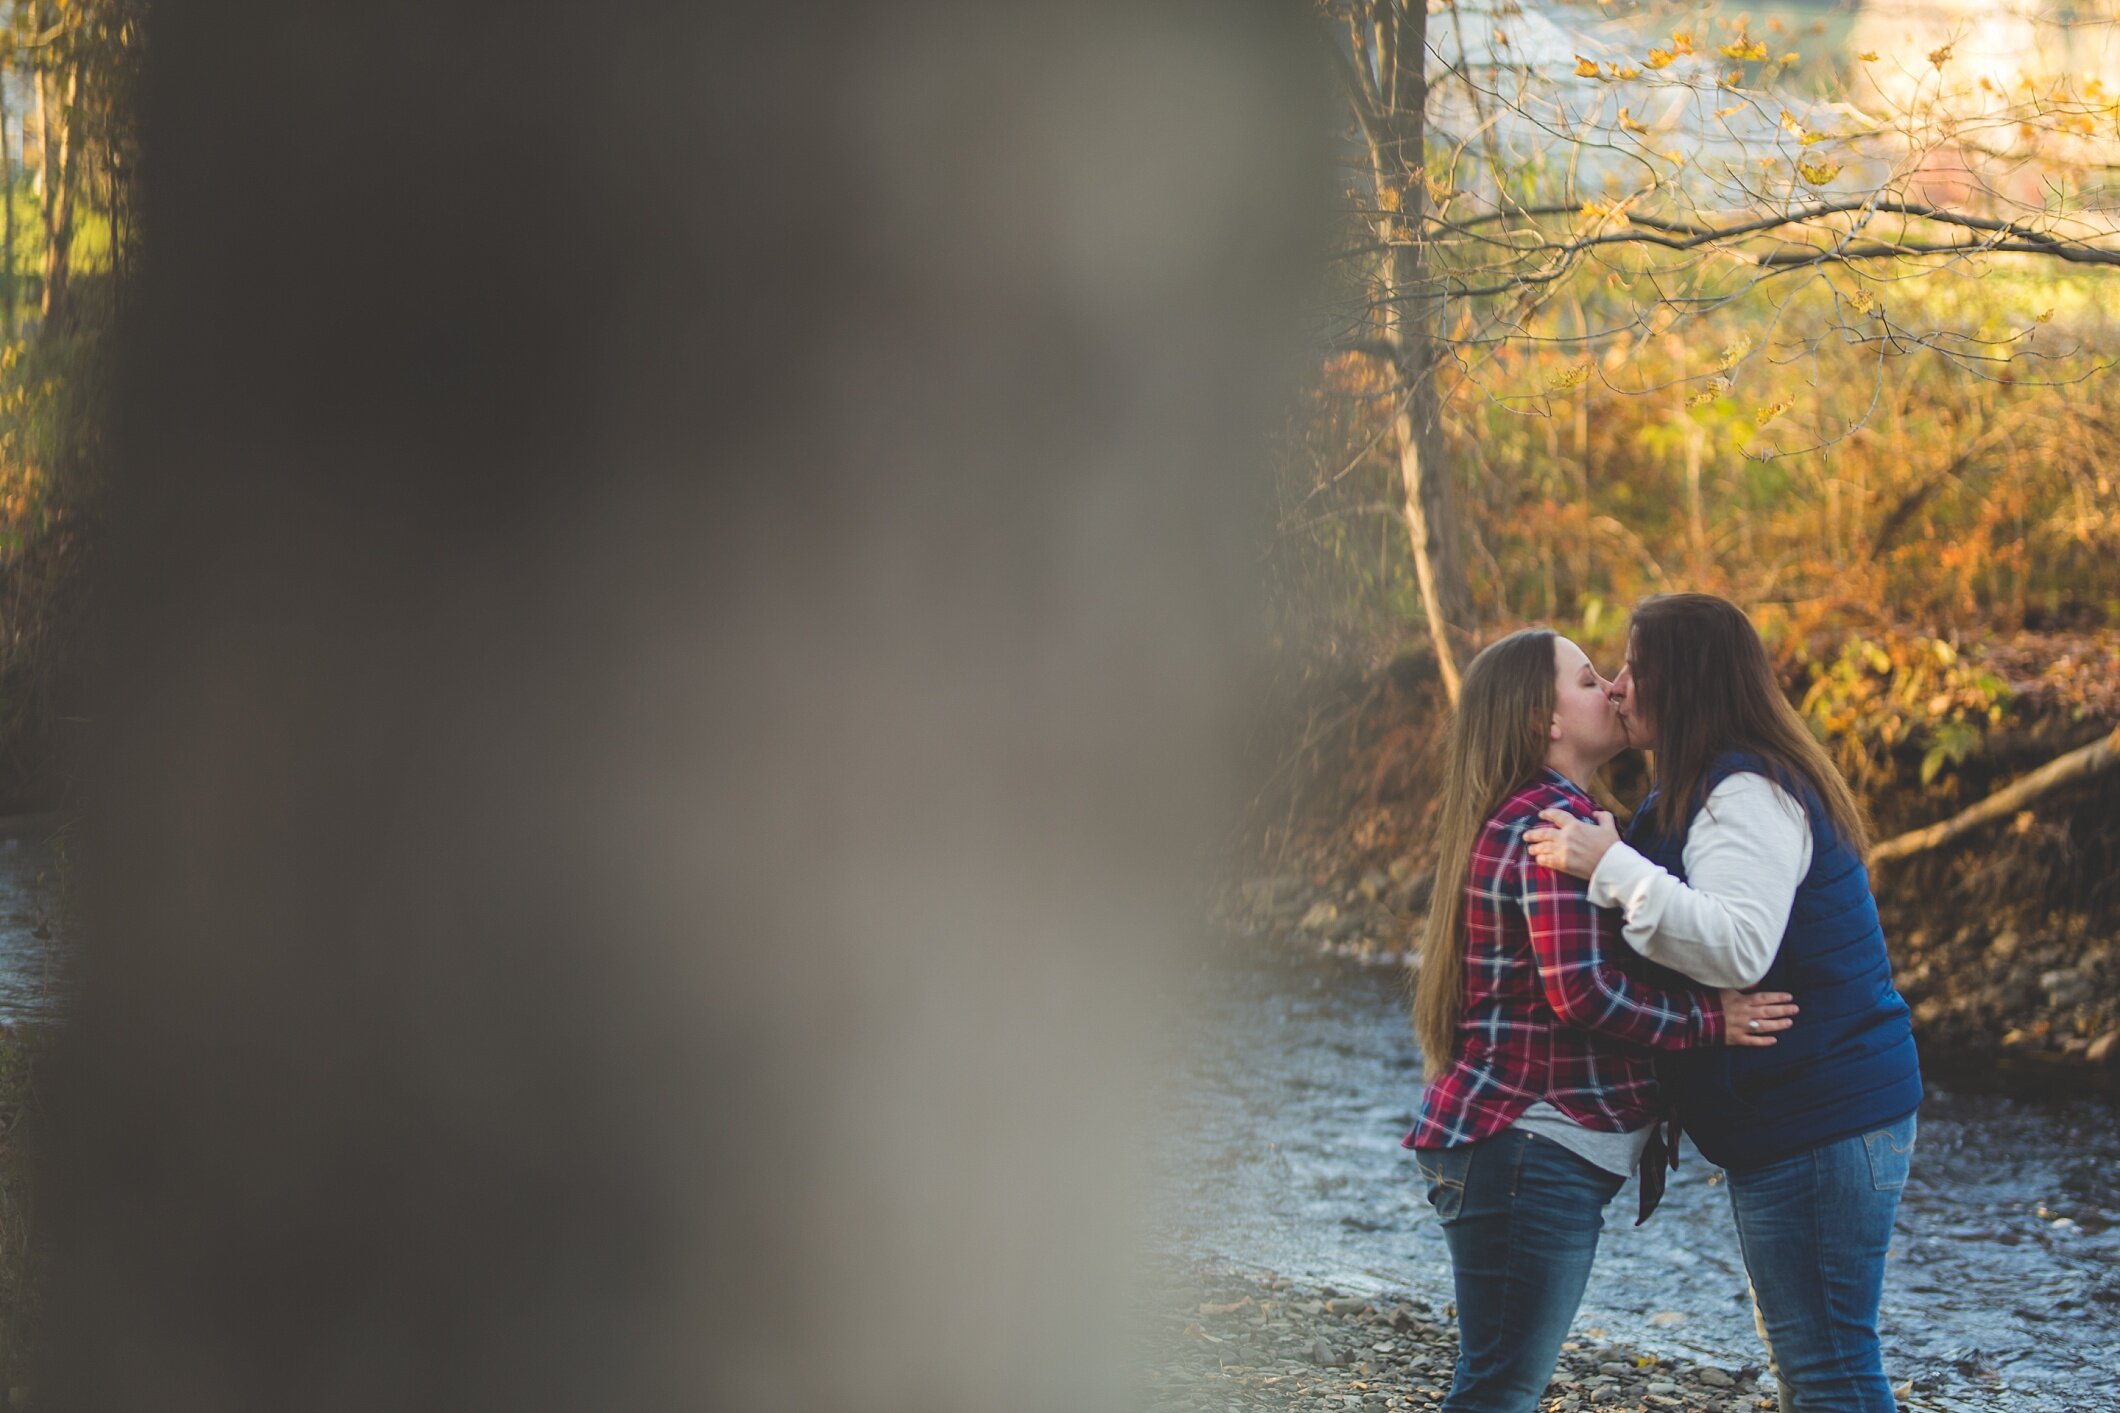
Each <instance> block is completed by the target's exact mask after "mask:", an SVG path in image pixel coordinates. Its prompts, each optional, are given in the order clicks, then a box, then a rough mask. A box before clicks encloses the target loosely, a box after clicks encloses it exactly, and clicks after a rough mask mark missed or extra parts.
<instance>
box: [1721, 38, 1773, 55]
mask: <svg viewBox="0 0 2120 1413" xmlns="http://www.w3.org/2000/svg"><path fill="white" fill-rule="evenodd" d="M1716 52H1717V53H1719V54H1721V55H1722V56H1723V57H1724V58H1725V59H1750V60H1754V61H1757V60H1760V59H1764V58H1766V57H1767V41H1765V40H1764V39H1755V40H1752V41H1750V42H1749V43H1747V42H1746V40H1745V37H1744V36H1743V35H1739V36H1738V38H1737V42H1736V43H1734V44H1725V45H1722V46H1720V47H1719V48H1718V49H1717V50H1716Z"/></svg>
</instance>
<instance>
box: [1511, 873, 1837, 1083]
mask: <svg viewBox="0 0 2120 1413" xmlns="http://www.w3.org/2000/svg"><path fill="white" fill-rule="evenodd" d="M1517 865H1518V866H1517V869H1516V874H1517V884H1518V889H1519V892H1518V901H1519V902H1520V904H1521V905H1522V907H1523V910H1524V918H1525V921H1526V923H1527V924H1528V925H1529V930H1530V935H1531V950H1532V953H1533V955H1534V956H1535V957H1536V958H1537V962H1538V971H1539V983H1540V986H1541V988H1542V989H1543V990H1544V992H1545V995H1546V1002H1547V1004H1548V1005H1550V1006H1552V1007H1553V1011H1554V1014H1556V1015H1558V1016H1559V1017H1560V1018H1561V1019H1562V1020H1564V1021H1566V1022H1567V1023H1568V1024H1570V1025H1572V1026H1575V1027H1577V1028H1578V1029H1581V1030H1594V1031H1597V1032H1599V1033H1600V1034H1603V1035H1609V1036H1612V1037H1613V1038H1615V1039H1619V1040H1626V1041H1631V1042H1633V1043H1634V1044H1637V1045H1646V1046H1650V1047H1653V1048H1655V1049H1660V1050H1682V1049H1693V1048H1698V1047H1701V1046H1708V1045H1720V1044H1731V1045H1771V1044H1773V1043H1774V1038H1773V1034H1772V1032H1774V1031H1778V1030H1785V1029H1787V1028H1788V1025H1789V1020H1788V1017H1789V1016H1792V1015H1794V1014H1795V1011H1796V1008H1795V1007H1794V1006H1791V1005H1788V1004H1786V1003H1787V1002H1788V1000H1789V997H1788V996H1787V995H1785V994H1782V993H1779V992H1776V993H1773V994H1771V995H1766V994H1762V995H1756V996H1742V995H1738V994H1737V993H1735V992H1726V993H1724V994H1723V995H1721V996H1716V995H1713V994H1710V993H1708V992H1705V991H1696V990H1692V989H1690V988H1689V989H1684V990H1672V989H1667V988H1664V987H1659V986H1653V985H1650V984H1649V983H1647V982H1644V981H1642V980H1640V979H1639V978H1637V977H1633V976H1630V975H1628V974H1627V973H1626V972H1624V971H1622V970H1620V968H1619V967H1618V966H1616V965H1614V964H1613V961H1612V954H1611V947H1612V943H1611V940H1610V933H1611V925H1610V923H1609V921H1608V920H1607V916H1606V914H1604V913H1603V912H1602V911H1600V910H1599V909H1598V908H1597V907H1595V906H1593V905H1592V904H1591V902H1590V900H1589V898H1588V896H1587V895H1586V893H1585V890H1584V888H1583V885H1582V884H1581V883H1580V882H1579V881H1578V880H1576V879H1574V878H1571V877H1569V876H1568V875H1566V874H1564V873H1559V872H1557V871H1555V870H1553V869H1549V868H1544V867H1542V866H1540V865H1538V864H1536V863H1534V862H1533V861H1532V860H1531V858H1530V855H1529V854H1528V853H1521V854H1519V857H1518V860H1517Z"/></svg>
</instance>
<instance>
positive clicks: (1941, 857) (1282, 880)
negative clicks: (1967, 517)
mask: <svg viewBox="0 0 2120 1413" xmlns="http://www.w3.org/2000/svg"><path fill="white" fill-rule="evenodd" d="M1963 662H1964V663H1966V664H1968V665H1969V669H1971V668H1976V669H1977V671H1978V674H1980V675H1978V677H1977V680H1978V681H1979V682H1981V683H1984V684H1987V685H1985V686H1983V687H1982V688H1981V690H1982V691H1983V692H1986V693H1988V694H1989V695H1993V696H1995V697H1996V698H1997V699H1998V700H2006V701H2007V702H2008V704H2009V706H2008V711H2007V713H2006V714H2005V716H2004V717H2003V719H2002V720H2003V724H2002V725H1999V726H1996V727H1994V728H1992V729H1990V730H1987V731H1985V732H1984V733H1983V734H1981V735H1979V737H1978V738H1977V743H1976V744H1974V745H1971V746H1968V747H1966V751H1965V754H1964V755H1963V757H1962V758H1961V759H1959V760H1957V761H1956V762H1955V764H1951V765H1949V768H1946V769H1935V768H1934V766H1935V763H1934V762H1928V761H1926V760H1925V755H1926V752H1925V750H1924V747H1923V742H1924V741H1925V740H1926V738H1925V737H1923V736H1921V735H1919V734H1915V735H1912V736H1907V737H1901V738H1898V742H1899V743H1898V744H1897V745H1896V746H1893V747H1890V748H1885V747H1879V748H1877V749H1876V750H1875V751H1873V752H1872V753H1871V754H1869V755H1864V756H1860V757H1859V760H1858V762H1857V763H1858V764H1859V765H1860V770H1859V771H1858V776H1859V778H1857V779H1856V781H1855V783H1856V785H1857V787H1858V790H1859V791H1860V792H1861V793H1862V795H1863V797H1864V801H1865V806H1866V808H1867V809H1868V811H1869V813H1870V815H1871V818H1872V820H1873V821H1874V826H1875V833H1876V835H1877V837H1879V838H1884V837H1889V836H1892V835H1895V834H1897V833H1899V832H1901V831H1904V830H1909V829H1913V828H1917V827H1920V826H1923V825H1927V824H1932V823H1934V822H1936V821H1937V820H1939V819H1944V818H1948V817H1950V816H1951V815H1953V814H1955V813H1956V812H1957V811H1958V810H1960V809H1963V808H1964V807H1966V806H1967V805H1969V804H1971V803H1973V802H1975V801H1977V800H1980V799H1982V798H1985V797H1986V796H1987V795H1988V794H1990V793H1991V792H1992V791H1994V790H1997V789H1999V788H2001V787H2002V786H2005V785H2007V784H2009V783H2010V782H2011V781H2012V780H2015V779H2017V778H2019V777H2021V776H2022V775H2023V774H2024V773H2025V772H2027V771H2029V770H2031V769H2033V768H2035V767H2036V766H2038V765H2041V764H2043V763H2045V762H2046V761H2048V760H2051V759H2053V758H2054V757H2056V756H2058V755H2060V754H2063V753H2065V752H2067V751H2070V750H2072V749H2074V748H2076V747H2079V746H2082V745H2084V744H2086V743H2087V742H2090V741H2095V740H2097V739H2099V738H2100V737H2101V736H2102V735H2103V734H2105V733H2106V732H2109V731H2110V730H2111V729H2112V728H2113V725H2114V723H2115V722H2116V721H2120V635H2116V634H2112V633H2103V634H2098V635H2089V636H2086V635H2080V634H2079V635H2075V636H2071V637H2060V636H2055V635H2047V636H2043V637H2041V636H2035V635H2022V634H2020V635H2017V636H2016V637H2015V638H2012V639H2010V640H2008V641H2006V642H1998V643H1995V644H1989V645H1985V646H1979V647H1974V646H1969V647H1967V648H1966V649H1965V652H1964V657H1963ZM1893 681H1894V679H1891V678H1880V679H1879V684H1882V685H1879V684H1870V683H1867V682H1866V681H1865V682H1864V683H1862V684H1859V685H1863V686H1864V687H1865V690H1868V691H1874V693H1876V694H1880V695H1883V696H1886V697H1889V699H1890V700H1892V701H1893V702H1897V698H1896V697H1890V694H1889V693H1887V692H1886V690H1885V689H1886V688H1887V687H1890V686H1891V685H1892V684H1893ZM1786 685H1788V686H1789V687H1790V690H1791V691H1792V693H1797V694H1800V692H1801V690H1802V687H1801V683H1800V682H1796V681H1792V682H1790V683H1788V684H1786ZM1967 690H1971V689H1970V688H1968V689H1967ZM1902 695H1903V693H1902ZM1944 695H1947V694H1944ZM1942 699H1943V696H1939V698H1938V700H1942ZM1983 699H1985V698H1983ZM1952 700H1955V699H1952ZM1900 705H1901V706H1903V705H1904V704H1900ZM1927 705H1929V706H1933V705H1934V703H1933V702H1932V703H1928V704H1927ZM1879 709H1880V710H1881V709H1882V708H1879ZM1895 709H1897V708H1896V707H1895ZM1924 709H1926V707H1925V708H1924ZM1447 716H1448V709H1447V707H1446V706H1445V704H1444V702H1443V699H1442V696H1441V690H1440V687H1439V686H1438V685H1437V684H1436V683H1435V681H1434V679H1433V676H1432V668H1430V667H1428V666H1427V664H1426V663H1425V661H1424V660H1423V659H1422V658H1420V657H1418V656H1402V657H1400V658H1398V659H1395V660H1394V661H1393V662H1391V663H1390V664H1387V665H1385V666H1383V667H1381V668H1379V669H1377V670H1375V671H1373V672H1368V673H1362V674H1355V675H1351V676H1348V677H1346V678H1344V679H1342V680H1341V681H1339V682H1338V684H1337V685H1336V686H1334V687H1332V688H1330V689H1320V690H1319V691H1318V693H1317V697H1316V700H1313V701H1312V702H1310V703H1309V704H1308V705H1307V706H1305V708H1304V709H1303V711H1302V712H1301V713H1300V714H1294V713H1291V714H1290V715H1289V717H1288V723H1289V724H1286V725H1285V726H1284V729H1283V730H1282V732H1281V734H1282V735H1284V736H1293V737H1297V738H1299V740H1300V744H1299V745H1298V746H1296V747H1294V748H1293V749H1292V750H1291V751H1290V752H1289V753H1287V754H1286V755H1284V757H1283V759H1282V762H1281V765H1280V766H1279V767H1278V769H1277V773H1276V775H1275V776H1274V782H1275V783H1274V786H1273V788H1272V789H1270V790H1268V791H1265V792H1262V794H1261V797H1260V803H1259V806H1258V807H1257V809H1256V814H1257V815H1258V820H1259V822H1258V825H1257V827H1256V833H1255V837H1253V838H1252V839H1251V840H1250V841H1249V843H1248V845H1247V848H1246V851H1245V854H1244V857H1243V861H1242V862H1241V863H1239V865H1238V867H1237V874H1238V881H1237V882H1235V883H1233V884H1232V886H1231V887H1230V889H1229V890H1228V893H1227V895H1226V897H1225V898H1224V899H1223V901H1222V905H1221V907H1220V909H1219V911H1220V913H1221V915H1222V921H1223V923H1224V925H1225V926H1228V927H1230V928H1233V929H1234V930H1236V931H1238V932H1240V933H1242V934H1244V935H1247V936H1254V937H1269V938H1275V939H1279V940H1282V941H1285V942H1286V943H1287V944H1288V945H1290V946H1291V947H1293V948H1295V949H1296V950H1298V951H1307V952H1323V953H1329V954H1332V955H1335V956H1338V957H1342V958H1347V959H1352V960H1357V961H1364V962H1369V963H1372V964H1376V965H1381V966H1403V965H1405V964H1406V963H1408V962H1409V961H1410V960H1411V959H1412V958H1413V957H1414V955H1415V954H1416V952H1417V950H1418V944H1419V936H1420V925H1421V922H1422V919H1423V918H1424V916H1425V914H1426V911H1427V905H1428V894H1429V890H1430V887H1431V884H1432V874H1431V873H1430V872H1429V868H1430V863H1431V860H1430V858H1429V838H1428V833H1429V829H1430V827H1431V813H1430V812H1431V809H1432V802H1433V799H1434V795H1435V790H1436V784H1437V782H1436V771H1437V769H1438V768H1439V765H1440V761H1441V751H1442V739H1441V738H1442V723H1443V722H1444V721H1446V720H1447ZM1849 729H1850V730H1856V729H1858V728H1849ZM1906 729H1909V730H1911V729H1912V728H1906ZM1836 739H1837V738H1836ZM2115 779H2116V777H2115V776H2113V775H2111V774H2108V775H2105V776H2102V777H2096V776H2094V777H2091V778H2087V779H2084V780H2081V781H2078V782H2076V783H2074V784H2072V785H2070V786H2067V787H2065V788H2062V789H2058V790H2055V791H2053V792H2052V793H2050V794H2047V795H2045V796H2042V797H2041V798H2039V799H2038V800H2036V801H2035V802H2033V804H2032V807H2030V808H2026V809H2024V810H2021V811H2019V812H2018V813H2017V814H2016V815H2015V816H2014V817H2013V818H2011V819H2009V820H2007V821H2003V822H1998V823H1995V824H1991V825H1989V826H1987V827H1985V828H1983V829H1980V830H1976V831H1974V832H1973V833H1971V834H1969V835H1967V836H1965V837H1964V838H1963V839H1961V840H1958V841H1955V842H1953V843H1952V844H1950V845H1948V846H1946V847H1943V848H1939V849H1935V850H1931V851H1927V852H1923V853H1920V854H1917V855H1914V856H1912V857H1909V858H1905V859H1901V860H1897V861H1894V862H1891V863H1888V864H1884V865H1881V866H1880V867H1879V868H1878V869H1877V870H1875V872H1874V873H1873V879H1872V882H1873V886H1874V888H1875V890H1876V894H1877V900H1878V909H1879V912H1880V914H1881V915H1882V917H1883V920H1884V925H1885V936H1886V941H1887V944H1888V945H1889V947H1890V948H1891V953H1892V961H1893V966H1894V970H1895V979H1896V981H1897V984H1898V986H1899V990H1900V992H1901V994H1902V995H1904V996H1905V997H1906V1000H1907V1003H1908V1005H1909V1006H1911V1007H1912V1008H1913V1012H1914V1027H1915V1035H1916V1038H1917V1040H1918V1041H1919V1042H1920V1044H1921V1045H1922V1048H1923V1053H1924V1055H1925V1056H1926V1057H1928V1058H1929V1059H1930V1060H1931V1061H1942V1062H1944V1063H1946V1064H1948V1065H1950V1066H1952V1067H1954V1068H1957V1069H1960V1070H1963V1069H1966V1068H1968V1067H1972V1068H1979V1067H1986V1068H1990V1069H1993V1068H1997V1067H2011V1068H2015V1069H2016V1070H2018V1071H2020V1072H2026V1073H2034V1074H2060V1073H2070V1074H2074V1075H2077V1076H2080V1077H2082V1078H2084V1079H2085V1080H2087V1081H2089V1082H2093V1083H2102V1082H2105V1080H2106V1079H2108V1078H2120V819H2116V818H2115V817H2114V816H2113V814H2112V812H2111V811H2110V810H2109V809H2107V808H2106V806H2105V800H2106V798H2107V796H2108V795H2109V793H2110V791H2111V789H2112V788H2113V784H2114V781H2115ZM1601 788H1602V789H1603V792H1604V796H1605V798H1606V801H1607V803H1608V804H1610V805H1611V806H1612V807H1614V808H1615V809H1616V810H1620V811H1622V812H1624V808H1625V806H1626V804H1627V803H1629V802H1632V801H1638V800H1639V799H1640V798H1641V796H1642V795H1643V794H1644V793H1645V792H1646V790H1647V779H1646V772H1645V767H1644V763H1643V761H1642V760H1641V758H1640V757H1639V756H1636V755H1632V754H1629V755H1625V756H1622V757H1621V758H1620V759H1619V760H1617V761H1615V762H1614V763H1613V765H1612V767H1611V768H1610V770H1609V771H1608V779H1607V781H1606V782H1604V785H1603V786H1602V787H1601Z"/></svg>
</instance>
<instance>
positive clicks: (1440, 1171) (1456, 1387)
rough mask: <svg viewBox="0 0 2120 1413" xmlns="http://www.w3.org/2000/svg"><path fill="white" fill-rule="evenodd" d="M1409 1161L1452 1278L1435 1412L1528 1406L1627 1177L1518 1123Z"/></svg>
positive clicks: (1509, 1411) (1480, 1412)
mask: <svg viewBox="0 0 2120 1413" xmlns="http://www.w3.org/2000/svg"><path fill="white" fill-rule="evenodd" d="M1414 1160H1415V1162H1417V1163H1418V1164H1419V1165H1420V1169H1421V1175H1422V1176H1423V1177H1425V1178H1426V1179H1427V1180H1428V1201H1429V1203H1430V1205H1432V1206H1433V1207H1434V1208H1435V1212H1436V1215H1437V1216H1438V1217H1440V1218H1442V1222H1443V1238H1444V1240H1445V1241H1446V1242H1447V1243H1448V1244H1449V1247H1450V1268H1451V1272H1452V1275H1453V1277H1454V1278H1455V1281H1456V1284H1457V1310H1458V1360H1457V1371H1456V1373H1455V1374H1454V1375H1453V1376H1452V1378H1451V1380H1450V1396H1449V1397H1448V1398H1447V1399H1445V1400H1444V1401H1443V1413H1531V1410H1533V1409H1534V1408H1536V1407H1537V1405H1538V1400H1539V1395H1541V1394H1543V1393H1544V1392H1545V1391H1546V1384H1547V1382H1548V1381H1549V1380H1550V1379H1551V1378H1552V1377H1553V1365H1554V1361H1555V1360H1557V1359H1559V1358H1560V1352H1561V1341H1562V1340H1563V1339H1565V1338H1567V1335H1568V1326H1569V1324H1570V1323H1572V1322H1573V1321H1574V1319H1575V1309H1576V1307H1577V1306H1578V1305H1580V1304H1582V1300H1583V1285H1584V1283H1585V1282H1586V1281H1588V1280H1589V1279H1590V1262H1591V1260H1592V1258H1594V1257H1595V1256H1596V1255H1597V1236H1598V1233H1599V1232H1600V1231H1601V1230H1603V1229H1604V1225H1605V1217H1604V1210H1605V1204H1606V1203H1607V1202H1610V1201H1611V1200H1612V1196H1613V1194H1614V1193H1616V1192H1618V1191H1619V1190H1620V1187H1621V1186H1622V1185H1623V1184H1624V1183H1625V1181H1626V1179H1624V1178H1622V1177H1620V1176H1619V1175H1618V1174H1617V1173H1608V1172H1606V1171H1605V1170H1604V1169H1603V1168H1600V1167H1597V1166H1595V1165H1593V1164H1591V1163H1586V1162H1584V1161H1583V1160H1582V1159H1581V1158H1578V1157H1576V1156H1575V1155H1574V1154H1573V1153H1570V1152H1569V1151H1568V1150H1567V1149H1565V1148H1563V1147H1561V1146H1560V1145H1559V1144H1557V1143H1552V1142H1549V1141H1547V1140H1546V1139H1543V1138H1534V1137H1532V1136H1531V1135H1530V1134H1528V1133H1524V1132H1522V1131H1520V1130H1517V1129H1504V1130H1502V1131H1501V1132H1500V1133H1498V1134H1496V1135H1494V1136H1493V1137H1492V1138H1485V1139H1481V1140H1480V1141H1479V1142H1478V1143H1473V1144H1468V1145H1467V1146H1465V1147H1463V1148H1436V1149H1420V1150H1417V1151H1416V1152H1415V1153H1414Z"/></svg>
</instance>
